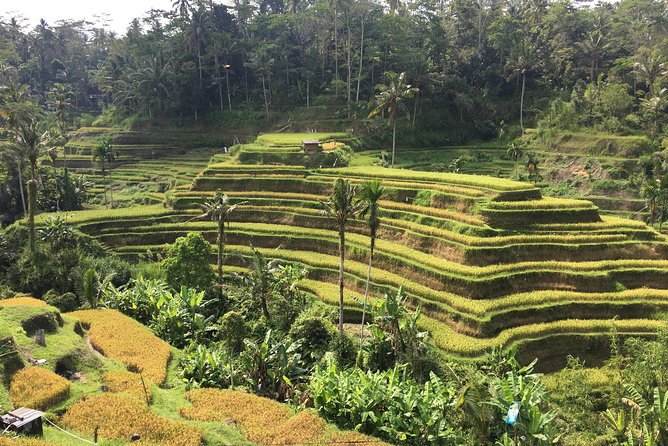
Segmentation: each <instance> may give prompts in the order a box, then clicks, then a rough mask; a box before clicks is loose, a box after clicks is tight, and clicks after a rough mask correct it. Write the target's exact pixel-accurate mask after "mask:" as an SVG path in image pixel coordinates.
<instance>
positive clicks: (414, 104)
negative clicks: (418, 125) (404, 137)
mask: <svg viewBox="0 0 668 446" xmlns="http://www.w3.org/2000/svg"><path fill="white" fill-rule="evenodd" d="M419 99H420V93H419V92H418V93H417V94H416V95H415V100H414V101H413V128H415V119H416V117H417V107H418V100H419Z"/></svg>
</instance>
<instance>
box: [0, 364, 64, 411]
mask: <svg viewBox="0 0 668 446" xmlns="http://www.w3.org/2000/svg"><path fill="white" fill-rule="evenodd" d="M69 394H70V382H69V381H68V380H66V379H65V378H63V377H62V376H59V375H56V374H55V373H53V372H52V371H50V370H47V369H43V368H40V367H27V368H24V369H21V370H19V371H18V372H16V373H15V374H14V376H13V377H12V382H11V385H10V387H9V398H10V400H11V401H12V404H13V405H14V407H30V408H32V409H39V410H44V409H47V408H48V407H51V406H53V405H55V404H58V403H59V402H61V401H63V400H64V399H65V398H67V397H68V396H69Z"/></svg>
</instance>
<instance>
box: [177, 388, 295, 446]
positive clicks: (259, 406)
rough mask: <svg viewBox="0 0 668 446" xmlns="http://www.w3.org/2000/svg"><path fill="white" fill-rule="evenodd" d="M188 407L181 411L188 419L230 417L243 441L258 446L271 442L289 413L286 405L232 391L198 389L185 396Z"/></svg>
mask: <svg viewBox="0 0 668 446" xmlns="http://www.w3.org/2000/svg"><path fill="white" fill-rule="evenodd" d="M186 398H187V399H188V400H189V401H190V402H191V403H192V407H184V408H182V409H181V416H183V417H184V418H187V419H190V420H200V421H223V420H225V419H228V418H232V419H233V420H234V421H235V422H236V423H237V424H238V425H240V426H241V427H243V429H244V431H245V433H246V438H248V439H249V440H251V441H254V442H256V443H259V444H261V445H269V444H271V443H272V442H273V438H274V435H275V434H274V433H275V432H277V430H278V429H279V428H280V426H281V425H283V424H284V423H286V422H287V421H288V419H289V418H290V415H291V414H292V413H291V411H290V409H289V408H288V407H287V406H284V405H282V404H280V403H277V402H276V401H273V400H270V399H268V398H262V397H259V396H255V395H251V394H249V393H244V392H238V391H234V390H218V389H198V390H193V391H190V392H188V393H186Z"/></svg>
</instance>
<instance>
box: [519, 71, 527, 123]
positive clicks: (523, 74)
mask: <svg viewBox="0 0 668 446" xmlns="http://www.w3.org/2000/svg"><path fill="white" fill-rule="evenodd" d="M526 80H527V75H526V70H524V69H522V94H521V96H520V128H521V129H522V134H523V135H524V87H525V86H526Z"/></svg>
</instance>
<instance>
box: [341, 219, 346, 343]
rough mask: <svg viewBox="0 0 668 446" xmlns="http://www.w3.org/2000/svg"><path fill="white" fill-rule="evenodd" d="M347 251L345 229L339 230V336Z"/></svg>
mask: <svg viewBox="0 0 668 446" xmlns="http://www.w3.org/2000/svg"><path fill="white" fill-rule="evenodd" d="M345 250H346V232H345V228H339V335H343V273H344V270H343V262H344V260H345V259H344V257H345Z"/></svg>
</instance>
